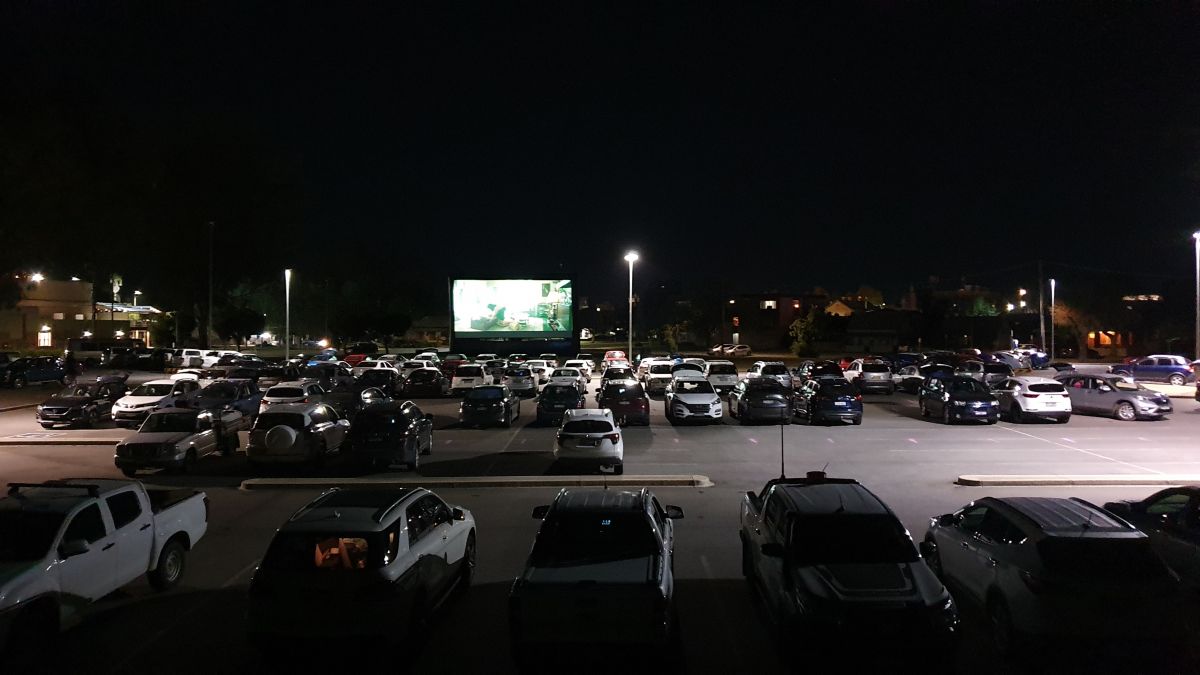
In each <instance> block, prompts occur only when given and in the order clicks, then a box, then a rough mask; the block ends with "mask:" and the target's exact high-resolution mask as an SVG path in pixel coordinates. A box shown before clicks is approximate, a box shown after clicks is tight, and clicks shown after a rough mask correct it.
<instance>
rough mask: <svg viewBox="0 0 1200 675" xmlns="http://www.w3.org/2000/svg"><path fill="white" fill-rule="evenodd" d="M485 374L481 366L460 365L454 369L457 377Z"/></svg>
mask: <svg viewBox="0 0 1200 675" xmlns="http://www.w3.org/2000/svg"><path fill="white" fill-rule="evenodd" d="M481 375H483V369H482V368H480V367H479V366H459V367H458V368H456V369H455V371H454V376H455V377H479V376H481Z"/></svg>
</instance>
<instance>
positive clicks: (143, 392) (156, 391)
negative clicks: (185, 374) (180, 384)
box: [129, 384, 175, 396]
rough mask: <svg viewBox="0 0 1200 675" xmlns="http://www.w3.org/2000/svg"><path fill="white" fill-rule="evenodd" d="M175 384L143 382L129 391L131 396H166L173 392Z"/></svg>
mask: <svg viewBox="0 0 1200 675" xmlns="http://www.w3.org/2000/svg"><path fill="white" fill-rule="evenodd" d="M174 386H175V385H173V384H143V385H142V386H140V387H138V388H137V389H134V390H133V391H132V392H130V393H129V395H130V396H166V395H167V394H170V393H171V389H172V388H173V387H174Z"/></svg>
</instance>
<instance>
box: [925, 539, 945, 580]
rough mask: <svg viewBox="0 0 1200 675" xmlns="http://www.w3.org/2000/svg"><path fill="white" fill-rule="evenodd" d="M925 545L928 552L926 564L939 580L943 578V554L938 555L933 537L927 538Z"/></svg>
mask: <svg viewBox="0 0 1200 675" xmlns="http://www.w3.org/2000/svg"><path fill="white" fill-rule="evenodd" d="M925 545H926V548H927V549H928V551H927V552H926V554H925V564H926V565H928V566H929V571H931V572H933V573H934V574H935V575H937V578H939V579H941V578H942V554H941V553H938V548H937V542H936V541H934V540H933V537H925Z"/></svg>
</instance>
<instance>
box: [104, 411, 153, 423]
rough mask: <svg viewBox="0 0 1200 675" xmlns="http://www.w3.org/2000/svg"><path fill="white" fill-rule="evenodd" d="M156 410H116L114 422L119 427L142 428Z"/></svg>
mask: <svg viewBox="0 0 1200 675" xmlns="http://www.w3.org/2000/svg"><path fill="white" fill-rule="evenodd" d="M152 410H154V408H148V409H146V410H114V411H113V422H115V423H116V425H117V426H119V427H128V426H141V424H142V422H145V421H146V418H147V417H149V416H150V412H151V411H152Z"/></svg>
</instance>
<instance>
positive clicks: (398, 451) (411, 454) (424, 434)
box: [342, 401, 433, 471]
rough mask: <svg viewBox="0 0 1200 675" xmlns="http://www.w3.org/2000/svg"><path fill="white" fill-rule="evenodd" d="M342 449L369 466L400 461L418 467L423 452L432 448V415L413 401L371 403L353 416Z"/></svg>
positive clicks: (356, 460) (352, 458) (350, 457)
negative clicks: (422, 410)
mask: <svg viewBox="0 0 1200 675" xmlns="http://www.w3.org/2000/svg"><path fill="white" fill-rule="evenodd" d="M342 449H343V451H345V452H346V456H347V457H348V458H349V459H350V460H351V461H353V462H355V463H357V464H360V465H363V466H366V467H368V468H374V467H376V466H383V467H385V468H386V467H388V466H390V465H391V464H394V463H399V464H404V465H405V466H407V467H408V469H409V470H410V471H415V470H416V469H417V467H418V465H419V464H420V461H421V455H428V454H430V453H431V452H433V415H432V414H425V413H422V412H421V409H420V408H418V407H417V405H416V404H415V403H413V402H412V401H405V402H404V403H399V402H397V401H383V402H381V403H371V404H368V405H366V406H364V407H363V409H362V410H361V411H359V413H358V415H356V416H355V417H354V424H353V426H351V427H350V431H349V432H348V433H347V434H346V443H345V445H344V446H343V448H342Z"/></svg>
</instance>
